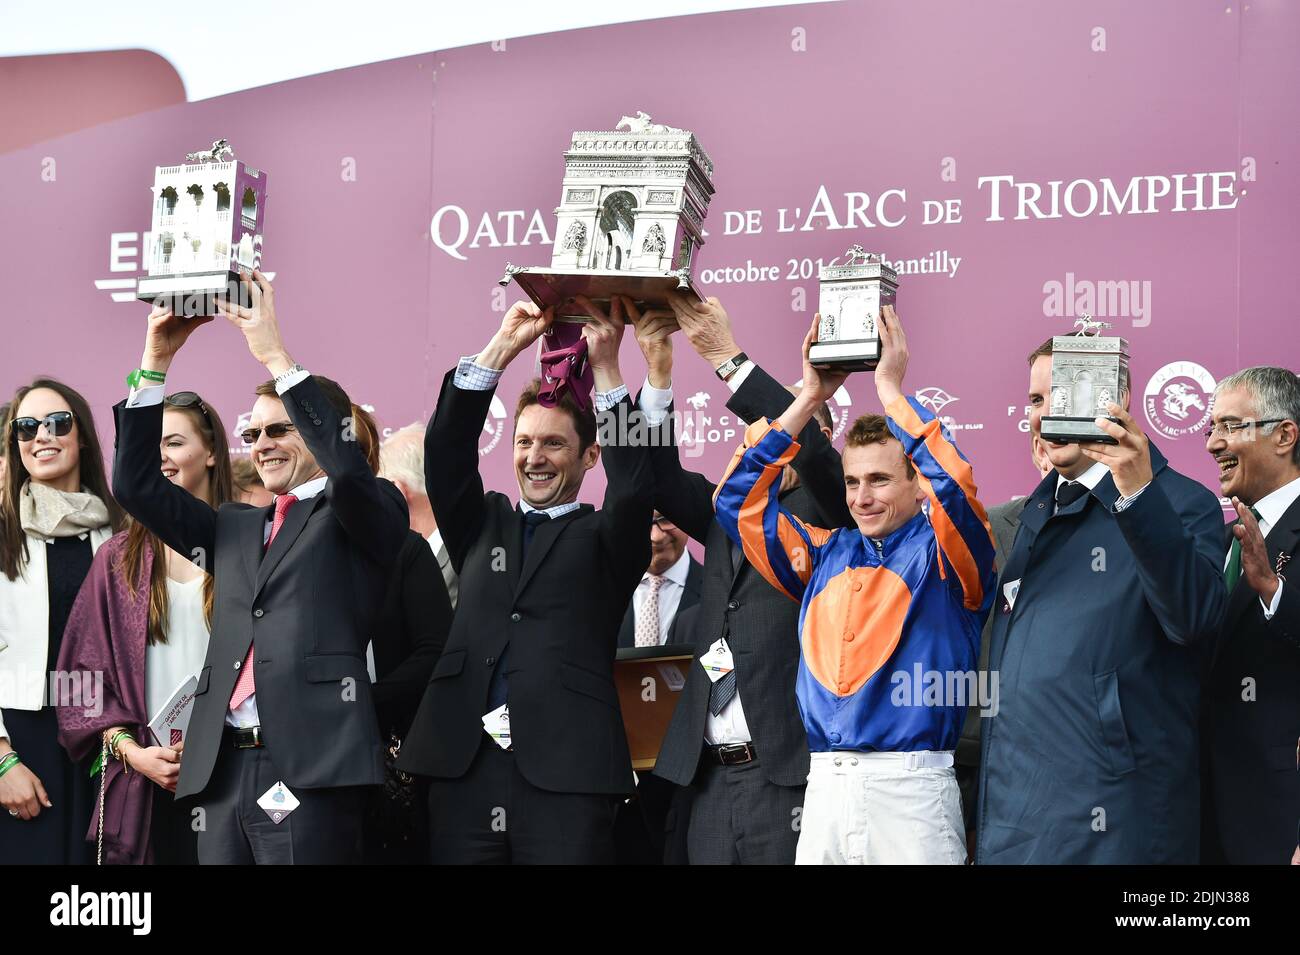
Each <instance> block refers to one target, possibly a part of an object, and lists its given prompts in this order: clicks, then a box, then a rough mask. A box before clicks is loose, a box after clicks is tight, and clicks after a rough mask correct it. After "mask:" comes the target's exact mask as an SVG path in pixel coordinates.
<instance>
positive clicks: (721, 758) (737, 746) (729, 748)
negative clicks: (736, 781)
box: [704, 743, 758, 766]
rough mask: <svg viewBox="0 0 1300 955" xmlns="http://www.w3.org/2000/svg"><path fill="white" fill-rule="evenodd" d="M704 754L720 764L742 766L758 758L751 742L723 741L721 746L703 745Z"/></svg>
mask: <svg viewBox="0 0 1300 955" xmlns="http://www.w3.org/2000/svg"><path fill="white" fill-rule="evenodd" d="M704 755H705V756H706V757H707V758H708V759H709V760H710V761H711V762H714V763H718V764H719V765H721V766H743V765H744V764H745V763H752V762H753V761H754V760H756V759H758V753H757V752H755V750H754V744H753V743H723V744H722V745H721V746H705V747H704Z"/></svg>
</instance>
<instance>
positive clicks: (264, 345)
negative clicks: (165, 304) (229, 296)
mask: <svg viewBox="0 0 1300 955" xmlns="http://www.w3.org/2000/svg"><path fill="white" fill-rule="evenodd" d="M240 281H241V282H242V283H243V284H244V288H246V289H247V290H248V294H249V299H250V301H251V302H252V305H251V306H250V307H245V306H243V305H240V304H239V303H238V302H231V301H228V300H226V299H218V301H217V309H218V310H219V311H220V312H221V313H222V314H223V315H225V316H226V318H228V319H229V320H230V324H232V325H234V326H235V327H236V328H238V329H239V330H240V331H241V332H243V334H244V339H245V341H247V342H248V351H249V353H250V354H251V355H252V356H253V357H254V358H256V359H257V360H258V361H259V362H261V363H262V364H263V365H265V366H266V369H267V371H269V372H270V373H271V374H272V375H281V374H283V373H284V372H286V371H288V370H289V369H290V368H292V367H293V360H292V359H291V358H290V357H289V354H288V352H286V351H285V349H284V341H283V340H282V339H281V337H280V323H279V321H278V320H277V319H276V317H275V291H274V290H273V289H272V288H271V283H270V282H269V281H268V280H267V278H266V276H265V275H263V274H262V273H261V272H256V271H255V272H253V274H252V275H251V276H250V275H249V274H248V273H247V272H242V273H240Z"/></svg>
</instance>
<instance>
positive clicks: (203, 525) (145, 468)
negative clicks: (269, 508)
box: [113, 306, 217, 567]
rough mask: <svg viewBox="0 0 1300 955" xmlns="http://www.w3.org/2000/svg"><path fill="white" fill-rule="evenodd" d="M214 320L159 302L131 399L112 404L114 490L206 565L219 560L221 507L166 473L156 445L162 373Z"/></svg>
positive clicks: (129, 508) (174, 545)
mask: <svg viewBox="0 0 1300 955" xmlns="http://www.w3.org/2000/svg"><path fill="white" fill-rule="evenodd" d="M210 321H212V317H211V316H209V317H206V318H203V317H199V318H179V317H177V316H176V315H174V314H172V311H171V309H169V308H160V307H157V306H155V307H154V309H153V311H151V312H150V313H149V324H148V328H147V330H146V332H145V345H144V354H143V356H142V357H141V359H140V372H139V373H137V374H135V375H133V376H132V377H133V379H134V381H135V384H134V385H133V386H132V387H131V391H130V393H129V395H128V396H127V399H126V400H125V401H122V402H119V403H118V404H117V405H115V406H114V407H113V420H114V423H115V425H116V427H117V438H116V441H115V442H114V450H115V453H114V455H113V496H114V497H115V498H117V501H118V503H119V504H121V505H122V507H123V508H124V509H125V510H126V512H127V513H128V514H130V515H131V516H132V517H134V518H135V519H136V520H137V521H139V522H140V523H141V524H143V525H144V526H145V527H147V528H149V530H151V531H153V532H154V533H155V534H157V535H158V536H159V537H160V538H161V539H162V540H163V542H164V543H165V544H167V546H168V547H170V548H171V549H172V550H174V551H176V552H177V553H179V554H184V555H186V556H187V557H190V558H191V559H194V560H198V561H202V562H203V564H204V566H205V567H213V566H215V559H216V527H217V513H216V511H214V510H213V509H212V507H210V506H209V505H208V504H207V503H206V502H204V501H200V500H199V499H198V498H196V497H194V496H193V495H192V494H190V493H189V492H188V491H186V490H185V489H184V488H182V487H180V486H179V485H176V484H172V483H171V482H170V481H168V480H167V479H166V478H165V477H163V475H162V469H161V468H160V467H159V466H158V448H159V445H160V444H161V443H162V428H163V392H164V390H165V388H164V379H165V378H166V375H167V372H168V370H169V369H170V368H171V364H172V360H173V359H174V358H175V357H176V353H177V352H178V351H180V349H181V347H182V346H183V345H184V344H185V342H186V341H187V340H188V339H189V337H190V335H191V334H193V332H194V331H195V329H197V328H198V327H199V326H200V325H206V324H207V323H208V322H210ZM141 375H145V376H147V377H144V378H142V377H140V376H141Z"/></svg>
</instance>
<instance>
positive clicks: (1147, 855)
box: [977, 339, 1226, 864]
mask: <svg viewBox="0 0 1300 955" xmlns="http://www.w3.org/2000/svg"><path fill="white" fill-rule="evenodd" d="M1051 352H1052V340H1051V339H1048V340H1047V341H1046V342H1045V343H1044V344H1043V345H1042V346H1040V347H1039V348H1038V349H1036V350H1035V351H1034V352H1033V353H1032V354H1031V355H1030V357H1029V362H1030V389H1029V390H1030V395H1029V397H1030V405H1031V408H1032V410H1031V412H1030V428H1031V431H1032V433H1033V434H1035V435H1038V436H1040V437H1041V433H1042V432H1041V419H1042V416H1043V413H1044V411H1045V403H1046V401H1047V397H1048V395H1049V394H1050V392H1051V367H1052V353H1051ZM1121 391H1122V394H1121V396H1120V398H1121V402H1122V404H1113V403H1112V404H1109V405H1108V406H1107V408H1108V412H1109V414H1110V415H1111V416H1113V417H1115V418H1116V419H1118V420H1119V422H1120V423H1119V424H1116V423H1114V422H1113V421H1111V420H1109V419H1108V418H1098V419H1097V422H1098V425H1099V427H1102V428H1103V429H1104V430H1105V431H1106V433H1107V434H1108V435H1109V436H1110V437H1111V438H1113V439H1114V440H1115V441H1116V443H1115V444H1101V443H1086V444H1057V443H1054V442H1047V444H1046V448H1047V455H1048V457H1049V458H1050V459H1051V461H1052V466H1053V469H1054V471H1055V473H1053V474H1049V475H1048V476H1047V477H1046V478H1045V479H1044V480H1043V481H1042V483H1041V484H1039V485H1038V488H1037V489H1036V490H1035V491H1034V493H1033V494H1031V495H1030V497H1029V500H1028V501H1027V502H1026V504H1025V509H1024V511H1022V512H1021V516H1020V530H1019V531H1018V532H1017V534H1016V539H1015V545H1014V546H1013V547H1012V551H1011V555H1010V557H1008V559H1007V563H1006V567H1005V568H1004V569H1003V571H1002V575H1001V579H1000V580H999V582H998V587H999V592H998V594H997V602H996V604H995V605H994V608H993V616H994V618H995V619H994V624H993V633H992V636H991V640H990V646H989V670H990V671H992V672H997V673H998V675H999V679H998V693H997V713H996V715H993V716H991V717H990V718H988V719H987V720H986V721H985V722H984V726H983V730H984V732H983V740H982V750H981V754H980V795H979V820H978V823H979V830H978V836H977V841H978V847H977V861H978V862H979V863H980V864H986V863H1024V862H1029V863H1047V862H1055V863H1147V864H1154V863H1192V862H1195V861H1196V860H1197V858H1198V855H1199V853H1198V842H1199V807H1198V803H1199V798H1198V779H1197V733H1196V718H1197V712H1198V709H1199V705H1200V687H1199V682H1200V681H1199V676H1200V673H1199V670H1200V658H1199V657H1198V651H1199V649H1200V648H1201V647H1203V646H1205V645H1207V644H1209V643H1210V642H1211V641H1212V640H1213V638H1214V635H1215V634H1216V633H1217V631H1218V628H1219V624H1220V621H1221V620H1222V617H1223V608H1224V604H1225V602H1226V601H1225V591H1224V587H1223V573H1222V545H1221V539H1222V527H1223V519H1222V515H1221V513H1220V511H1219V504H1218V501H1217V500H1216V499H1215V497H1214V495H1213V494H1211V493H1210V492H1209V491H1207V490H1206V489H1205V488H1203V487H1201V486H1200V485H1199V484H1197V483H1195V482H1194V481H1192V480H1190V479H1189V478H1187V477H1184V476H1183V475H1181V474H1179V473H1178V472H1176V471H1174V470H1173V468H1171V467H1169V465H1168V463H1167V462H1166V461H1165V458H1164V455H1162V454H1161V453H1160V452H1159V450H1157V449H1156V448H1155V446H1154V445H1152V444H1151V443H1150V442H1149V441H1148V440H1147V437H1146V435H1144V434H1143V433H1142V431H1141V430H1140V429H1139V428H1138V425H1137V422H1136V421H1134V420H1133V416H1132V415H1131V414H1129V412H1128V410H1127V404H1128V398H1129V387H1128V382H1127V380H1126V381H1124V382H1123V385H1122V389H1121Z"/></svg>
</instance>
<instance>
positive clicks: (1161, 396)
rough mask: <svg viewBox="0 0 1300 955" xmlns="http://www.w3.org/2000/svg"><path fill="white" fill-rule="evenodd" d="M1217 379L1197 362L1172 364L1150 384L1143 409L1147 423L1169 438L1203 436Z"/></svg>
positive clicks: (1144, 395) (1173, 362) (1162, 369)
mask: <svg viewBox="0 0 1300 955" xmlns="http://www.w3.org/2000/svg"><path fill="white" fill-rule="evenodd" d="M1214 386H1215V379H1214V375H1212V374H1210V372H1209V371H1207V370H1206V369H1205V367H1204V366H1202V365H1198V364H1197V363H1196V362H1194V361H1171V362H1170V363H1169V364H1167V365H1165V366H1164V367H1163V368H1161V369H1159V370H1158V371H1157V372H1156V373H1155V374H1154V375H1152V376H1151V380H1150V381H1148V382H1147V387H1146V390H1145V391H1144V392H1143V394H1142V407H1143V409H1144V410H1145V411H1146V416H1147V421H1149V422H1150V423H1151V427H1153V428H1155V429H1156V430H1157V431H1159V432H1160V433H1161V434H1163V435H1164V436H1165V437H1166V438H1174V439H1177V438H1182V437H1186V436H1188V435H1193V434H1197V433H1199V432H1200V431H1201V430H1203V429H1204V428H1205V426H1206V425H1207V424H1208V423H1209V421H1210V403H1211V399H1212V398H1213V397H1214Z"/></svg>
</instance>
